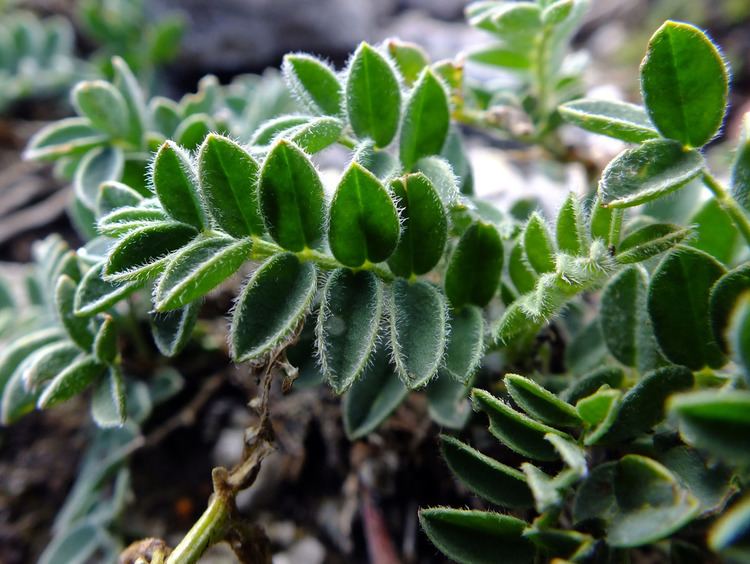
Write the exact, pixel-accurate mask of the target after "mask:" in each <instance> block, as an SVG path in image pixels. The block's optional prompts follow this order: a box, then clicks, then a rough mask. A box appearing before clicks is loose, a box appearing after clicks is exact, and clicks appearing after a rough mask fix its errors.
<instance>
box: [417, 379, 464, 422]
mask: <svg viewBox="0 0 750 564" xmlns="http://www.w3.org/2000/svg"><path fill="white" fill-rule="evenodd" d="M470 391H471V384H462V383H461V382H458V381H456V380H455V379H454V378H453V377H452V376H451V375H450V374H448V372H447V371H446V370H444V369H442V368H441V369H440V370H438V375H437V377H436V378H433V380H432V381H431V382H430V383H429V384H427V387H426V388H425V395H426V396H427V409H428V412H429V414H430V419H432V420H433V421H434V422H435V423H437V424H438V425H440V426H441V427H444V428H448V429H463V427H464V426H465V425H466V422H467V421H468V420H469V416H470V415H471V404H470V403H469V400H468V399H467V396H468V395H469V392H470Z"/></svg>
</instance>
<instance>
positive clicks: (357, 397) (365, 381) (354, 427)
mask: <svg viewBox="0 0 750 564" xmlns="http://www.w3.org/2000/svg"><path fill="white" fill-rule="evenodd" d="M408 393H409V390H407V388H406V386H404V384H403V383H402V382H401V380H400V379H399V378H398V377H397V376H396V374H395V373H394V372H393V369H392V367H391V366H390V365H389V364H388V354H387V352H386V349H385V347H384V346H382V345H381V346H378V347H377V349H376V352H375V353H374V354H373V355H372V362H370V363H369V364H368V366H367V368H366V369H365V372H364V373H363V374H362V376H361V377H360V378H359V380H356V381H355V382H354V383H353V384H352V386H351V388H349V391H348V392H347V393H346V394H345V395H344V402H343V406H342V412H343V413H342V415H343V419H344V431H346V436H347V437H348V438H349V440H352V441H353V440H355V439H359V438H361V437H364V436H365V435H369V434H370V433H371V432H372V431H374V430H375V429H376V428H377V427H378V426H379V425H380V424H381V423H382V422H383V421H384V420H385V419H386V418H387V417H388V416H389V415H390V414H391V413H392V412H393V410H394V409H396V407H398V405H399V404H400V403H401V402H402V401H403V400H404V398H405V397H406V395H407V394H408Z"/></svg>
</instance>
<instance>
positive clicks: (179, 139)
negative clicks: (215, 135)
mask: <svg viewBox="0 0 750 564" xmlns="http://www.w3.org/2000/svg"><path fill="white" fill-rule="evenodd" d="M216 129H217V127H216V123H215V122H214V120H213V118H212V117H211V116H209V115H206V114H194V115H192V116H189V117H187V118H186V119H185V120H183V121H182V123H180V125H179V127H177V130H176V131H175V132H174V139H175V142H176V143H177V144H178V145H180V146H181V147H184V148H185V149H187V150H188V151H194V150H196V149H197V148H198V147H200V145H201V143H203V141H204V140H205V139H206V137H207V136H208V135H209V134H210V133H211V132H212V131H214V130H216Z"/></svg>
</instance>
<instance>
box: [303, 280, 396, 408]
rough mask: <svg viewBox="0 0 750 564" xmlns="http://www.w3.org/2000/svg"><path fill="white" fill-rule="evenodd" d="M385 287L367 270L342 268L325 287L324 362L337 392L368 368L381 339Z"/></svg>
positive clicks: (321, 318) (321, 326)
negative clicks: (379, 334)
mask: <svg viewBox="0 0 750 564" xmlns="http://www.w3.org/2000/svg"><path fill="white" fill-rule="evenodd" d="M382 309H383V289H382V286H381V283H380V281H379V280H378V278H377V277H376V276H375V275H374V274H372V273H371V272H367V271H360V272H352V271H350V270H347V269H343V268H341V269H338V270H336V271H334V272H333V274H331V276H330V277H329V279H328V282H327V283H326V286H325V289H324V290H323V299H322V302H321V305H320V311H319V314H318V325H317V337H318V353H319V355H320V364H321V366H322V369H323V373H324V375H325V377H326V380H327V381H328V383H329V384H330V385H331V386H332V387H333V389H334V391H335V392H336V393H337V394H341V393H343V392H345V391H346V390H347V389H348V388H349V387H350V386H351V385H352V384H353V383H354V382H355V381H356V380H357V379H358V378H359V377H360V376H361V375H362V374H363V373H364V372H365V371H366V370H367V366H368V363H369V362H370V361H371V359H370V357H371V355H372V353H373V351H374V349H375V345H376V342H377V335H378V328H379V327H380V317H381V314H382Z"/></svg>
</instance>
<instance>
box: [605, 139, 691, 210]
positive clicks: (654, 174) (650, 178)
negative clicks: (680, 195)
mask: <svg viewBox="0 0 750 564" xmlns="http://www.w3.org/2000/svg"><path fill="white" fill-rule="evenodd" d="M704 164H705V163H704V160H703V156H702V155H701V154H700V153H699V152H698V151H696V150H695V149H686V148H684V147H683V146H682V145H680V143H678V142H676V141H671V140H668V139H654V140H651V141H646V142H645V143H644V144H643V145H640V146H638V147H635V148H633V149H628V150H626V151H624V152H622V153H620V155H619V156H617V158H615V160H613V161H612V162H611V163H609V164H608V165H607V168H605V169H604V172H603V173H602V177H601V180H600V181H599V196H600V197H601V199H602V203H603V204H604V205H606V206H611V207H613V208H628V207H631V206H636V205H638V204H643V203H644V202H648V201H649V200H655V199H656V198H661V197H662V196H666V195H667V194H669V193H670V192H674V191H675V190H677V189H679V188H682V187H683V186H685V184H687V183H688V182H690V181H691V180H692V179H693V178H695V177H697V176H698V175H699V174H701V172H702V171H703V167H704Z"/></svg>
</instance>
